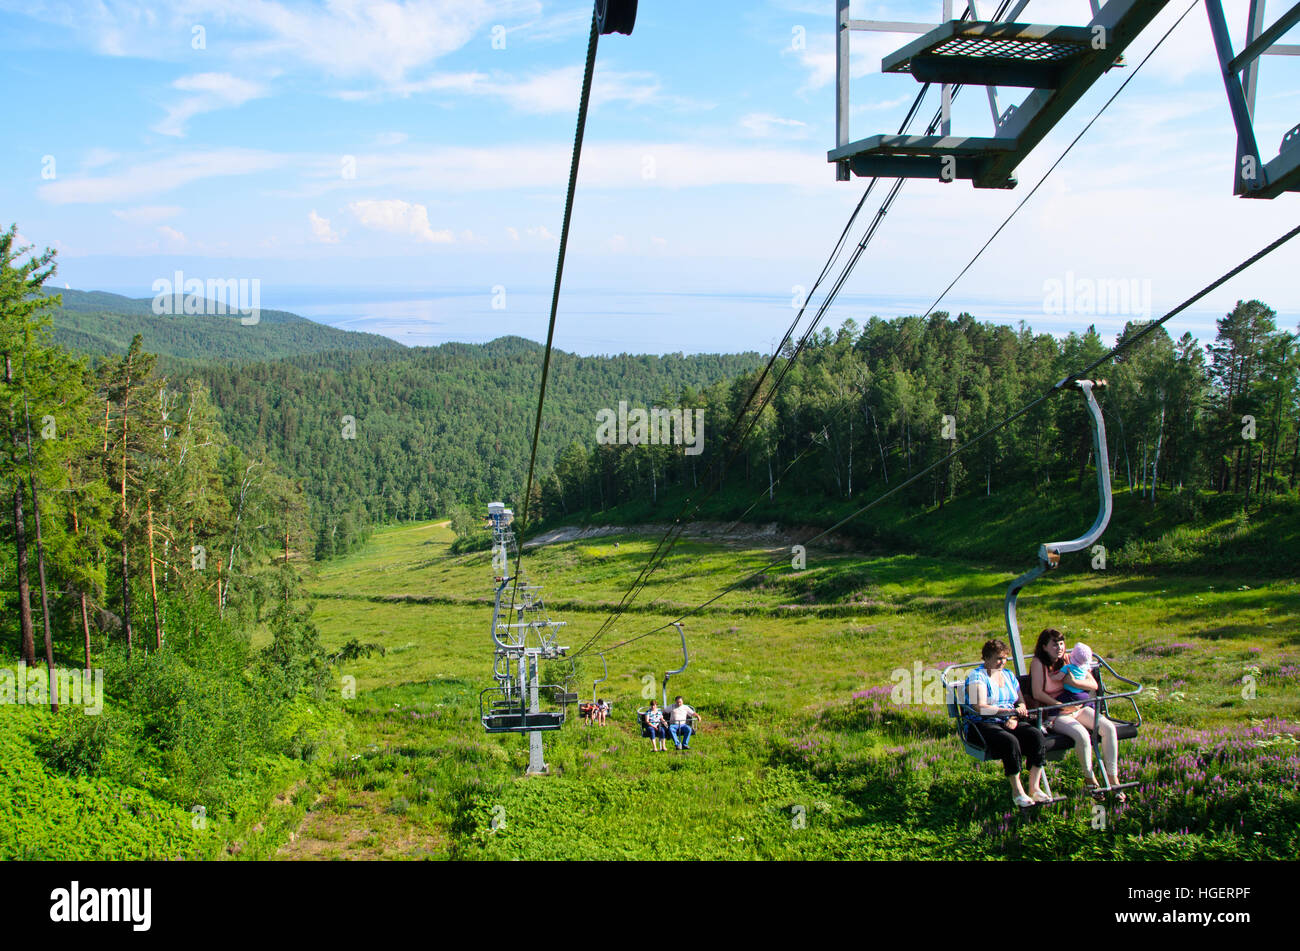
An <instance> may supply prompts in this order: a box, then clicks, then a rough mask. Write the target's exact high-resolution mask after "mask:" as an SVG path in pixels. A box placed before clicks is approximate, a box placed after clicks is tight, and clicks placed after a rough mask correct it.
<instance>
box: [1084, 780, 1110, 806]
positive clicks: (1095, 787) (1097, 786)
mask: <svg viewBox="0 0 1300 951" xmlns="http://www.w3.org/2000/svg"><path fill="white" fill-rule="evenodd" d="M1083 786H1084V788H1085V789H1087V790H1088V795H1090V796H1091V797H1092V800H1093V802H1105V801H1106V791H1105V790H1104V789H1102V788H1101V783H1099V782H1097V780H1096V778H1095V777H1092V776H1089V777H1087V778H1086V779H1084V781H1083Z"/></svg>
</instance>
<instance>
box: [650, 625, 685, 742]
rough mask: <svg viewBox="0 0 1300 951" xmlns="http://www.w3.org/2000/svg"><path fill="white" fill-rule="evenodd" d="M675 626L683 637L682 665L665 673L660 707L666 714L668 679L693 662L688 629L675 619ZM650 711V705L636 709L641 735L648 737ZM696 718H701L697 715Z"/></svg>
mask: <svg viewBox="0 0 1300 951" xmlns="http://www.w3.org/2000/svg"><path fill="white" fill-rule="evenodd" d="M673 627H675V628H677V633H678V634H680V635H681V638H682V666H680V667H678V668H677V669H676V670H669V671H667V672H665V673H664V684H663V706H662V707H660V709H661V710H662V711H663V713H664V715H665V716H667V714H668V680H669V678H671V677H672V676H673V674H680V673H681V672H682V671H684V670H685V669H686V667H687V665H689V664H690V662H691V658H690V655H689V654H687V652H686V631H685V630H684V629H683V628H682V625H681V624H679V623H677V622H675V621H674V622H673ZM649 712H650V708H649V707H638V708H637V711H636V718H637V723H638V724H639V725H640V727H641V735H642V736H643V737H645V738H646V739H649V738H650V725H649V724H648V723H646V719H645V716H646V714H647V713H649ZM696 719H699V718H698V717H696Z"/></svg>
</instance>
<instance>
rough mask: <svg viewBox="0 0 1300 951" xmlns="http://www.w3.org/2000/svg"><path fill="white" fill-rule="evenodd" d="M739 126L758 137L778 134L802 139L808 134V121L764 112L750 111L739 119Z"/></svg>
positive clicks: (769, 136) (783, 136) (770, 136)
mask: <svg viewBox="0 0 1300 951" xmlns="http://www.w3.org/2000/svg"><path fill="white" fill-rule="evenodd" d="M740 127H741V128H742V129H744V130H745V131H746V132H747V133H748V134H749V135H752V136H755V137H758V138H772V137H774V136H780V137H782V138H787V139H802V138H805V137H806V136H807V135H808V123H806V122H800V121H799V120H798V119H782V118H781V117H780V116H773V115H769V114H768V113H766V112H751V113H750V114H749V115H747V116H745V117H744V118H743V119H741V120H740Z"/></svg>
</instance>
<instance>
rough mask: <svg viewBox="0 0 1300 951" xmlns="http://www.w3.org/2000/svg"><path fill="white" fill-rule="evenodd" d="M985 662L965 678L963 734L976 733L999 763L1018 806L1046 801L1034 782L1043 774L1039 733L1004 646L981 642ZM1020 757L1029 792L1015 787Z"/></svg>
mask: <svg viewBox="0 0 1300 951" xmlns="http://www.w3.org/2000/svg"><path fill="white" fill-rule="evenodd" d="M981 655H982V657H983V659H984V663H983V664H982V665H980V666H979V667H976V668H975V669H974V670H973V671H971V673H970V676H968V677H967V678H966V703H965V704H964V705H963V707H964V710H965V716H964V719H965V721H966V730H967V731H968V732H975V733H977V734H979V736H980V738H981V739H982V740H983V741H984V748H985V749H986V750H988V752H989V754H990V755H991V756H995V757H997V758H998V759H1001V760H1002V768H1003V770H1004V771H1005V772H1006V774H1007V779H1008V780H1009V781H1010V783H1011V798H1012V799H1013V800H1014V801H1015V803H1016V805H1017V806H1032V805H1033V804H1034V803H1035V802H1050V801H1051V798H1052V797H1051V796H1049V795H1047V793H1045V792H1043V791H1042V790H1041V789H1040V788H1039V786H1038V783H1039V780H1040V779H1041V778H1042V775H1043V763H1044V759H1043V734H1042V732H1041V731H1039V729H1038V728H1037V727H1036V726H1034V725H1033V724H1032V723H1029V722H1028V721H1027V719H1026V717H1028V715H1029V711H1028V710H1027V709H1026V708H1025V703H1024V701H1023V700H1022V699H1021V698H1020V684H1019V682H1018V681H1017V679H1016V675H1015V674H1014V673H1012V672H1011V671H1009V670H1007V669H1006V668H1007V659H1008V657H1009V656H1010V654H1009V653H1008V651H1007V645H1006V644H1004V643H1003V642H1002V641H1000V640H998V639H996V638H994V639H993V640H990V641H987V642H986V643H985V644H984V649H983V651H982V652H981ZM1023 759H1028V760H1029V794H1028V795H1026V794H1025V788H1024V786H1022V785H1021V784H1020V769H1021V764H1022V760H1023Z"/></svg>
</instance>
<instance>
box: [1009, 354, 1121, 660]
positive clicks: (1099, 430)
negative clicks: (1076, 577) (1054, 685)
mask: <svg viewBox="0 0 1300 951" xmlns="http://www.w3.org/2000/svg"><path fill="white" fill-rule="evenodd" d="M1105 385H1106V381H1105V380H1080V379H1075V378H1072V377H1067V378H1066V379H1064V380H1062V381H1061V382H1060V383H1058V384H1057V385H1056V387H1055V389H1064V388H1066V387H1071V388H1073V389H1077V390H1079V391H1080V392H1081V393H1082V394H1083V397H1084V400H1085V402H1086V404H1087V407H1088V424H1089V427H1090V428H1091V430H1092V449H1093V452H1094V453H1095V454H1096V460H1097V495H1098V497H1099V505H1098V509H1097V518H1096V519H1095V520H1094V521H1093V523H1092V527H1091V528H1089V529H1088V530H1087V531H1086V532H1084V533H1083V534H1082V535H1080V536H1079V537H1078V538H1073V539H1070V540H1068V541H1061V542H1044V543H1043V544H1042V545H1040V546H1039V548H1038V564H1037V565H1035V566H1034V567H1033V568H1031V569H1030V570H1029V571H1027V572H1025V573H1024V574H1023V575H1021V576H1020V577H1019V578H1017V579H1016V580H1015V581H1013V582H1011V585H1010V586H1009V587H1008V588H1007V593H1006V597H1005V598H1004V600H1003V617H1004V619H1005V621H1006V628H1007V637H1008V639H1009V640H1010V641H1011V654H1012V657H1013V659H1014V660H1015V667H1016V674H1017V676H1021V675H1023V674H1024V673H1025V652H1024V647H1023V645H1022V644H1021V643H1020V622H1019V619H1018V618H1017V616H1016V601H1017V599H1018V598H1019V597H1020V592H1021V591H1022V590H1024V589H1025V587H1027V586H1028V585H1029V584H1031V583H1032V582H1034V581H1036V580H1037V579H1038V578H1040V577H1042V576H1043V575H1044V574H1046V573H1047V572H1048V571H1050V570H1052V569H1053V568H1055V567H1057V566H1058V565H1059V564H1060V563H1061V553H1062V552H1075V551H1083V550H1085V549H1087V548H1089V547H1090V546H1091V545H1092V544H1093V543H1094V542H1096V541H1097V539H1099V538H1100V537H1101V535H1102V533H1103V532H1104V531H1106V526H1107V525H1109V524H1110V516H1111V512H1112V510H1113V507H1114V499H1113V497H1112V492H1111V484H1110V456H1109V455H1108V453H1107V450H1106V421H1105V419H1103V418H1102V415H1101V406H1100V405H1098V403H1097V397H1096V396H1095V395H1094V391H1095V390H1096V389H1098V388H1100V387H1104V386H1105Z"/></svg>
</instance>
